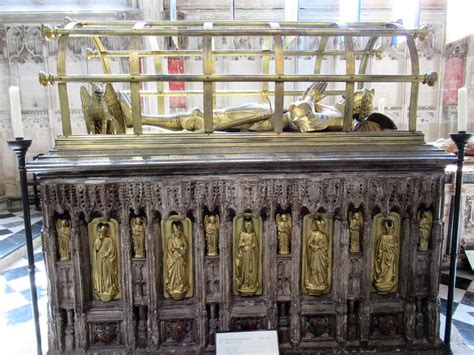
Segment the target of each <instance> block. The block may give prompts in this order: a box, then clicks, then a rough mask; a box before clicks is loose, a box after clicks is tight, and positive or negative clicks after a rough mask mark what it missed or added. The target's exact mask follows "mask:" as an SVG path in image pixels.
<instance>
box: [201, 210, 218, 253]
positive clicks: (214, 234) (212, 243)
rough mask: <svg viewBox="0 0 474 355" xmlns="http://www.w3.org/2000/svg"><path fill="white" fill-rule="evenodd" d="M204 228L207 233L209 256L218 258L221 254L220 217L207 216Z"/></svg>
mask: <svg viewBox="0 0 474 355" xmlns="http://www.w3.org/2000/svg"><path fill="white" fill-rule="evenodd" d="M204 228H205V233H206V243H207V244H206V245H207V255H208V256H216V255H218V254H219V251H218V248H219V216H218V215H206V216H205V217H204Z"/></svg>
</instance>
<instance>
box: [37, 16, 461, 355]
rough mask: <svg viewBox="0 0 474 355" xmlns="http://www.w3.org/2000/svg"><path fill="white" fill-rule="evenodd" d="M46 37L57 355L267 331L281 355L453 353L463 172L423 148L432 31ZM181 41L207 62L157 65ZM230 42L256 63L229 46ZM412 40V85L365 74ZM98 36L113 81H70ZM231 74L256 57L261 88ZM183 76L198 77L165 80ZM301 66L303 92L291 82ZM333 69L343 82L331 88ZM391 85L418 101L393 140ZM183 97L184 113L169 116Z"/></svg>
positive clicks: (196, 342) (251, 77)
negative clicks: (420, 110)
mask: <svg viewBox="0 0 474 355" xmlns="http://www.w3.org/2000/svg"><path fill="white" fill-rule="evenodd" d="M43 32H44V35H45V37H46V38H47V39H48V40H52V41H57V42H58V49H59V53H60V55H58V58H57V73H56V74H49V73H41V74H40V81H41V83H42V84H43V85H49V84H51V85H53V84H54V85H57V87H58V91H59V101H60V106H61V124H62V129H63V136H61V137H58V139H57V140H56V146H55V148H54V152H52V153H51V154H48V155H45V156H42V157H40V158H39V159H38V160H35V161H34V162H32V163H31V164H30V166H29V167H28V169H29V171H31V172H34V173H36V174H38V176H39V177H40V179H39V181H40V189H41V198H42V202H43V207H44V208H43V211H44V231H43V238H44V242H43V245H44V252H45V261H46V270H47V273H48V279H49V281H50V285H51V287H50V288H49V289H48V293H49V294H48V300H49V307H50V309H49V320H48V321H49V327H48V329H49V337H48V340H49V349H50V351H51V352H54V353H56V352H57V353H61V352H64V351H68V352H78V353H84V352H91V353H93V352H101V353H102V352H103V353H108V352H114V353H127V354H130V353H140V352H144V353H158V354H163V353H180V352H181V353H190V354H213V353H215V350H216V349H215V338H214V337H215V334H216V333H217V332H223V331H224V332H225V331H248V330H263V329H265V330H267V329H275V330H278V334H279V337H278V341H279V343H280V351H281V353H318V352H331V351H333V352H341V351H342V352H344V351H356V352H357V351H372V352H373V351H378V350H380V349H384V350H387V351H399V352H400V351H401V352H403V353H416V352H417V351H422V352H427V353H436V352H437V351H438V350H439V349H440V340H439V304H438V302H437V299H438V283H439V273H438V270H439V266H440V260H441V251H442V238H441V228H440V226H441V225H442V223H443V222H442V221H441V219H440V215H439V212H437V211H440V210H441V207H440V204H441V201H442V199H441V196H442V194H443V186H444V169H445V166H446V165H447V164H448V163H450V162H452V158H451V157H450V156H448V155H447V154H446V153H444V152H440V151H437V150H436V148H434V147H430V146H427V145H425V143H424V136H423V134H422V133H420V132H419V131H418V130H417V107H418V106H419V105H418V92H419V90H420V85H422V84H427V85H430V86H433V85H434V84H435V83H436V79H437V74H436V73H420V65H419V58H418V53H417V50H416V43H417V42H420V41H423V38H424V37H426V35H427V30H426V29H413V30H412V29H409V30H408V29H404V28H403V27H402V26H401V25H400V24H398V23H372V24H371V23H361V24H357V23H355V24H354V23H349V24H347V25H344V26H342V25H339V24H333V23H326V24H325V23H305V22H298V23H285V22H281V23H278V24H276V23H272V24H266V23H251V24H250V23H241V22H238V21H235V22H232V23H226V22H216V23H214V24H211V23H202V22H198V21H197V22H192V23H189V22H185V23H181V22H179V21H178V22H173V23H168V22H153V21H151V22H150V21H149V22H141V21H140V22H138V23H136V24H132V23H131V22H130V21H123V22H122V21H115V22H113V23H104V24H99V23H97V22H92V23H91V22H87V21H76V20H73V19H67V20H66V21H65V25H64V27H59V28H54V27H49V26H44V27H43ZM176 35H177V36H182V37H183V38H186V39H190V38H192V39H193V40H195V43H194V47H193V48H196V49H190V48H187V49H186V48H173V49H172V50H169V49H168V48H167V47H166V48H163V47H161V43H167V39H168V38H170V37H169V36H171V37H173V36H176ZM232 36H238V38H242V39H243V40H248V41H249V42H248V43H249V44H250V43H252V44H251V46H253V47H252V48H249V49H248V50H245V51H242V50H241V49H237V48H233V45H234V44H235V41H226V43H227V44H226V45H225V46H223V43H224V41H221V40H220V39H221V38H230V37H232ZM397 36H404V37H405V38H406V43H405V44H404V45H406V46H407V47H408V49H409V50H408V51H406V53H408V54H409V56H410V58H409V61H410V64H411V65H409V66H408V67H410V72H409V73H408V72H406V73H405V72H403V73H397V74H386V73H383V72H382V73H371V72H369V69H370V68H372V69H373V68H375V67H376V66H372V65H371V64H370V62H371V61H372V60H374V58H378V57H380V56H381V55H383V51H384V48H382V47H380V48H378V47H377V46H378V45H379V44H380V43H381V44H384V43H389V41H388V39H390V38H392V37H397ZM83 37H84V38H87V39H88V40H89V39H90V40H91V42H90V43H91V46H92V47H94V48H90V49H88V50H87V54H88V58H89V60H91V61H95V60H98V61H100V63H101V64H102V68H103V74H90V73H87V74H86V73H83V74H81V73H79V74H74V75H71V74H68V73H67V71H66V68H67V67H68V62H67V60H68V56H67V55H66V52H67V50H68V46H69V45H70V40H71V39H72V38H74V39H76V38H79V39H80V38H83ZM305 37H308V38H309V39H311V40H310V41H307V40H306V39H307V38H305ZM112 38H117V39H118V41H115V40H113V41H112V40H111V39H112ZM152 38H156V39H157V41H154V40H150V41H148V42H147V43H145V39H152ZM284 38H294V39H295V42H294V43H298V46H297V47H298V49H296V47H293V46H290V47H287V46H285V43H286V40H284ZM341 38H343V41H340V39H341ZM380 38H381V40H379V39H380ZM123 39H125V41H123V42H124V43H127V46H126V47H125V48H122V49H121V50H119V49H117V48H116V47H114V46H112V45H111V43H121V40H123ZM415 39H416V41H415ZM309 43H311V46H312V47H311V48H304V49H302V48H300V47H299V46H300V45H301V46H303V47H304V46H307V45H308V44H309ZM315 43H316V44H315ZM329 43H331V48H330V49H328V48H327V46H329ZM260 44H261V47H259V46H260ZM221 56H222V57H224V59H223V61H222V62H225V61H226V60H227V59H229V58H232V60H237V61H238V60H240V59H239V58H241V57H242V56H248V57H249V58H255V59H256V60H253V61H251V62H253V64H254V65H256V66H261V67H259V68H258V69H259V70H257V71H256V72H261V74H254V72H253V71H250V70H249V71H246V72H245V73H244V74H236V73H228V72H223V73H219V71H218V70H216V69H217V64H216V63H217V62H218V61H220V60H221V59H218V58H219V57H221ZM169 57H173V58H179V60H182V61H183V63H184V64H186V63H187V61H189V60H191V61H193V62H194V60H193V59H197V60H196V61H195V63H194V64H193V66H192V67H193V68H194V67H195V64H197V65H198V66H200V65H201V64H202V74H200V73H198V74H196V71H193V72H191V73H183V74H170V73H167V72H163V68H166V66H164V65H162V64H163V63H162V61H166V59H167V58H169ZM118 58H122V59H118ZM290 58H291V59H295V60H297V61H298V63H299V62H300V59H301V58H303V59H304V61H303V62H304V63H306V65H305V66H304V67H305V69H304V73H303V72H299V71H297V72H295V73H294V72H291V73H288V72H287V69H288V67H289V66H288V64H289V63H290ZM328 58H334V59H335V60H337V61H340V60H341V61H345V64H346V65H345V66H342V67H343V68H345V72H343V73H341V74H336V73H333V72H329V73H324V72H322V70H323V68H332V66H330V65H329V66H328V65H326V64H327V63H326V64H325V60H327V59H328ZM356 59H357V60H356ZM115 60H118V61H120V63H121V65H120V66H117V65H114V63H113V61H115ZM142 60H146V61H147V63H148V61H150V63H151V62H152V63H153V65H151V67H153V68H154V70H155V71H153V72H148V71H147V69H148V68H149V67H150V66H148V65H147V66H141V64H140V63H142ZM248 62H250V60H249V61H248ZM308 63H309V64H310V65H309V66H310V67H311V68H312V72H311V71H307V69H308V66H307V64H308ZM123 65H125V66H126V65H128V67H127V68H124V67H123ZM184 67H185V68H187V67H188V66H187V65H184ZM189 67H191V66H189ZM225 67H226V68H227V66H225ZM298 67H299V66H298ZM342 67H341V68H342ZM385 81H387V82H388V84H387V85H404V86H405V87H406V88H407V89H408V90H409V91H410V95H408V96H409V105H407V107H408V110H407V117H397V119H396V122H395V120H394V119H393V117H390V112H389V113H388V114H387V115H386V114H384V113H381V112H377V109H376V107H375V106H376V105H375V104H374V103H376V102H377V100H378V99H380V92H376V91H375V90H374V89H373V85H375V84H374V83H377V85H381V84H380V83H382V82H385ZM166 82H183V83H188V84H187V85H186V86H185V90H183V91H179V93H178V92H172V91H171V90H169V88H168V87H167V85H165V83H166ZM238 82H243V83H242V84H241V85H240V86H238V85H237V84H236V83H238ZM245 82H256V83H257V85H252V86H251V85H248V86H247V85H245ZM71 83H82V85H83V86H82V88H81V90H80V96H81V97H80V98H81V103H82V113H83V116H84V120H83V122H81V123H82V124H83V127H78V126H80V123H78V124H74V125H73V124H72V122H71V110H70V108H69V99H72V97H71V95H72V93H71V92H68V88H70V87H71ZM148 83H149V86H148ZM220 83H231V85H229V86H228V87H227V85H220ZM194 84H196V87H194V86H193V85H194ZM188 85H189V87H188ZM155 87H156V89H155ZM290 87H291V88H293V90H290V89H289V88H290ZM145 88H146V90H145ZM151 88H153V89H151ZM191 88H192V89H191ZM201 88H202V89H201ZM230 88H232V90H231V89H230ZM255 88H257V89H255ZM380 91H382V90H380ZM176 95H179V96H182V97H183V102H184V103H185V107H186V108H183V109H182V110H181V109H180V110H179V112H177V111H172V110H170V109H169V107H167V105H166V104H167V102H168V100H167V97H171V96H176ZM199 96H201V97H199ZM234 96H235V97H238V98H237V99H236V98H234ZM242 96H248V99H245V98H243V97H242ZM222 97H225V98H224V99H223V100H222ZM194 106H197V107H195V108H193V107H194ZM403 112H405V111H403ZM399 122H400V123H402V124H401V125H399V126H401V127H407V130H404V129H399V128H397V124H398V123H399ZM144 127H146V129H144ZM81 128H82V129H83V132H84V133H85V132H87V134H86V135H78V134H77V133H78V130H79V129H81ZM85 236H87V237H85Z"/></svg>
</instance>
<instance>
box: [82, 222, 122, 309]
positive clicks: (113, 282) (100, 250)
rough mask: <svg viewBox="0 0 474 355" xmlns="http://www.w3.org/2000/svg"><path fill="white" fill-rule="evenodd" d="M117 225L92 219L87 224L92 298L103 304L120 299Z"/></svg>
mask: <svg viewBox="0 0 474 355" xmlns="http://www.w3.org/2000/svg"><path fill="white" fill-rule="evenodd" d="M117 227H118V224H117V222H116V221H115V220H114V221H112V220H111V221H109V222H104V221H100V219H97V218H96V219H94V220H93V221H92V222H91V223H90V224H89V240H90V244H91V262H92V287H93V291H94V296H95V297H96V298H97V299H99V300H101V301H104V302H108V301H113V300H115V299H118V298H120V281H119V246H118V232H117V229H118V228H117Z"/></svg>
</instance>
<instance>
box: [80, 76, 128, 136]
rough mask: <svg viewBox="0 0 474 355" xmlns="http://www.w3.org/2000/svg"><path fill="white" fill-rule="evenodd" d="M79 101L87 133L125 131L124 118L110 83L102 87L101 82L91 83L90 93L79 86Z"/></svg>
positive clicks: (117, 132)
mask: <svg viewBox="0 0 474 355" xmlns="http://www.w3.org/2000/svg"><path fill="white" fill-rule="evenodd" d="M81 102H82V112H83V114H84V120H85V122H86V128H87V133H89V134H119V133H125V130H126V122H125V118H124V117H123V114H122V109H121V106H120V103H119V100H118V96H117V94H116V92H115V90H114V88H113V86H112V84H110V83H109V84H106V85H105V89H104V85H103V84H100V83H93V84H92V92H91V94H89V92H88V91H87V89H86V87H85V86H81Z"/></svg>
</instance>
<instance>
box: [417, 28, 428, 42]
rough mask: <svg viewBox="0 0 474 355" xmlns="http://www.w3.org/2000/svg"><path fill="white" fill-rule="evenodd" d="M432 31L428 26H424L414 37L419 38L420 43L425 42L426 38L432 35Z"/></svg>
mask: <svg viewBox="0 0 474 355" xmlns="http://www.w3.org/2000/svg"><path fill="white" fill-rule="evenodd" d="M430 31H431V28H430V26H427V25H425V26H422V27H420V28H419V29H418V30H417V31H416V33H415V36H414V37H415V38H418V39H419V40H420V41H424V40H425V38H426V36H428V34H429V33H430Z"/></svg>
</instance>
